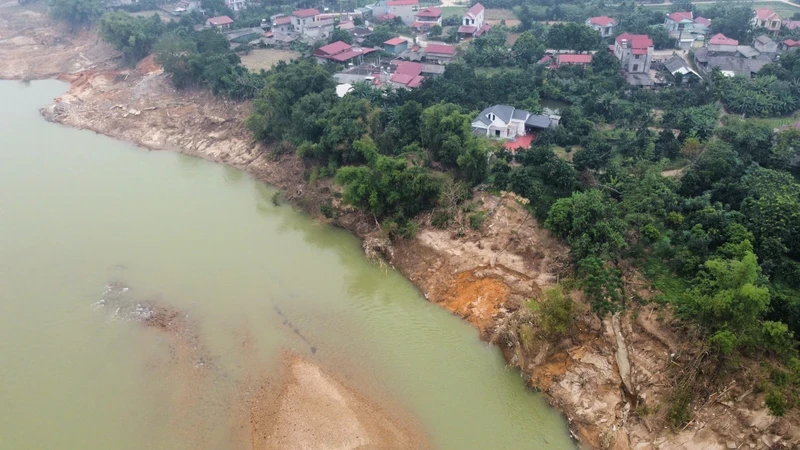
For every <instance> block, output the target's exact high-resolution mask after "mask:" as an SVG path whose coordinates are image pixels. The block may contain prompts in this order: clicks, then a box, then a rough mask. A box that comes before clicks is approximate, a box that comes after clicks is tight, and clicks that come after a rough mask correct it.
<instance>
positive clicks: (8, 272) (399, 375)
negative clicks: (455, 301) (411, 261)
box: [0, 81, 575, 450]
mask: <svg viewBox="0 0 800 450" xmlns="http://www.w3.org/2000/svg"><path fill="white" fill-rule="evenodd" d="M65 90H66V86H65V85H64V84H63V83H60V82H56V81H37V82H32V83H30V84H29V85H26V84H23V83H20V82H12V81H0V449H4V450H5V449H9V450H12V449H13V450H16V449H48V450H49V449H54V450H56V449H57V450H68V449H81V450H84V449H104V450H105V449H180V448H189V447H192V448H196V447H197V446H198V444H197V443H195V444H192V445H191V446H189V445H187V444H186V442H185V441H184V440H183V438H182V437H181V436H184V435H185V434H182V433H181V432H180V431H181V430H180V428H181V423H182V422H184V421H185V422H187V423H195V424H202V425H201V426H202V427H203V433H204V436H207V437H208V438H204V440H203V443H202V445H200V447H205V448H208V449H225V448H230V447H231V445H230V443H229V442H227V443H226V441H225V439H224V436H225V435H226V434H225V430H224V428H225V426H226V425H225V424H226V420H225V418H224V415H225V413H226V411H225V410H224V408H222V407H219V406H218V405H219V404H221V403H222V402H220V401H219V400H220V398H218V397H221V396H223V395H225V390H226V388H227V386H229V385H230V380H235V379H237V377H238V376H240V375H241V372H243V370H244V369H243V367H245V366H246V365H247V364H246V362H245V361H243V359H242V356H241V355H242V352H241V351H238V347H239V346H240V344H241V339H242V336H249V340H250V342H253V343H254V347H255V349H256V351H257V352H258V354H259V355H260V357H264V358H265V359H267V360H269V358H270V357H272V356H274V355H277V354H279V353H281V352H282V351H284V350H293V351H295V352H297V353H299V354H302V355H304V356H306V357H307V358H308V359H309V360H311V361H314V362H315V363H317V364H319V365H320V366H323V367H328V368H331V369H335V371H336V373H341V374H345V376H346V377H349V378H351V379H352V380H359V383H360V384H362V385H363V386H365V389H367V390H372V391H374V392H380V393H381V394H382V395H385V396H386V397H387V398H390V399H392V400H393V401H394V402H396V403H397V404H399V405H400V406H401V407H402V408H403V409H404V410H405V411H406V412H407V413H408V414H410V415H411V416H413V417H415V418H416V419H417V420H418V421H419V422H420V423H421V424H422V426H423V427H424V428H425V430H426V431H427V432H428V433H429V434H430V436H431V439H432V441H433V443H434V445H435V446H436V447H437V448H442V449H538V448H553V449H567V448H575V447H574V445H573V444H572V442H571V441H570V440H569V438H568V437H567V429H566V426H565V423H564V421H563V420H562V418H561V417H560V415H559V414H558V413H557V412H556V411H555V410H553V409H552V408H550V407H549V406H548V405H547V404H546V402H545V401H544V400H543V399H542V397H541V396H539V395H537V394H535V393H533V392H531V391H529V390H527V389H526V388H525V386H524V383H523V381H522V379H521V378H520V376H519V374H518V373H517V372H516V371H515V370H512V369H509V368H507V367H506V366H505V364H504V361H503V359H502V357H501V355H500V352H499V351H498V350H497V349H496V348H493V347H491V346H489V345H487V344H485V343H483V342H481V341H480V340H479V339H478V335H477V332H476V331H475V330H474V329H473V328H471V327H470V326H468V325H467V324H466V323H464V322H462V321H461V320H460V319H458V318H456V317H454V316H452V315H450V314H449V313H448V312H446V311H444V310H442V309H440V308H438V307H437V306H436V305H433V304H430V303H428V302H427V301H425V300H424V299H423V298H422V297H421V296H420V295H419V293H418V292H417V291H416V290H415V289H414V287H413V286H412V285H411V284H410V283H409V282H408V281H407V280H405V279H404V278H403V277H402V276H401V275H399V274H398V273H396V272H394V271H391V270H386V269H381V268H378V267H376V266H374V265H372V264H370V263H369V262H368V261H367V260H366V259H365V258H364V256H363V254H362V251H361V249H360V246H359V242H358V241H357V240H356V239H355V238H353V237H352V236H350V235H349V234H348V233H346V232H344V231H342V230H337V229H333V228H331V227H327V226H322V225H320V224H317V223H315V222H314V221H312V220H310V219H309V218H307V217H305V216H304V215H302V214H300V213H298V212H296V211H294V210H293V209H292V208H291V207H288V206H274V205H273V204H272V201H271V199H272V196H273V194H274V192H275V191H274V189H273V188H272V187H270V186H267V185H264V184H262V183H259V182H256V181H253V180H252V179H251V178H249V177H248V176H247V174H245V173H243V172H241V171H238V170H235V169H231V168H226V167H223V166H221V165H216V164H212V163H208V162H205V161H202V160H200V159H197V158H191V157H186V156H182V155H178V154H175V153H168V152H147V151H144V150H141V149H138V148H136V147H134V146H132V145H129V144H126V143H123V142H118V141H115V140H112V139H110V138H107V137H104V136H100V135H97V134H94V133H92V132H88V131H81V130H75V129H70V128H67V127H63V126H60V125H55V124H51V123H48V122H46V121H45V120H44V119H42V118H41V116H40V115H39V111H38V108H40V107H42V106H45V105H47V104H49V103H51V101H52V99H53V97H55V96H58V95H60V94H61V93H62V92H64V91H65ZM112 280H120V281H124V282H125V283H126V284H127V285H128V286H130V287H131V290H132V291H133V292H135V293H136V295H137V298H149V299H157V300H158V301H159V302H162V303H163V304H168V305H170V306H171V307H173V308H175V309H176V310H179V311H181V312H182V314H186V315H187V316H188V317H191V319H192V321H193V323H196V324H197V326H198V327H199V330H200V331H199V335H200V336H201V337H202V340H203V342H204V345H205V346H206V347H207V348H208V353H209V354H210V355H211V357H213V358H214V361H215V364H216V365H217V367H218V368H219V369H220V373H224V376H220V377H219V379H214V380H212V381H211V382H210V383H207V384H204V385H203V386H201V387H198V388H197V389H196V393H197V397H198V398H201V400H198V401H190V402H189V403H188V404H190V405H191V407H188V408H186V409H187V410H186V411H178V410H177V409H176V407H175V405H176V402H175V399H174V398H171V395H172V394H171V393H172V392H174V391H175V390H176V389H177V390H180V388H181V387H183V388H185V386H177V385H175V381H174V377H173V378H171V377H169V376H166V372H165V370H168V368H167V369H165V367H168V366H169V364H164V361H168V357H167V356H166V355H169V353H170V351H171V349H170V345H169V342H168V341H167V340H165V339H164V337H163V335H160V334H158V333H156V332H153V330H147V329H145V328H143V327H142V326H140V325H139V324H137V323H136V322H134V321H130V320H113V315H111V314H109V312H108V311H106V310H103V309H98V308H97V307H95V306H93V305H94V304H95V303H96V302H97V301H98V300H99V299H100V298H101V296H102V293H103V290H104V288H105V286H106V285H107V284H108V283H109V282H110V281H112ZM276 307H277V308H279V309H280V311H282V312H283V314H284V316H285V317H286V318H288V319H289V320H290V321H291V322H292V324H293V326H295V327H297V328H298V329H299V330H301V332H302V335H303V337H304V338H305V339H306V340H307V341H308V342H309V343H311V344H312V345H313V346H314V347H315V348H316V353H314V354H312V353H311V351H310V346H309V344H308V343H306V342H305V341H303V340H301V339H300V338H299V337H298V336H297V335H296V334H295V333H293V332H292V330H291V328H289V327H287V326H285V325H284V324H283V320H284V318H282V317H281V316H279V315H278V314H277V313H276V310H275V308H276ZM273 359H277V358H273ZM367 386H368V387H367ZM184 391H186V389H184ZM176 417H179V418H180V419H181V420H178V421H176V420H175V418H176ZM176 424H177V425H176ZM217 424H218V425H217ZM216 428H219V430H217V429H216ZM184 431H185V430H184Z"/></svg>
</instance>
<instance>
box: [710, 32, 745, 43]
mask: <svg viewBox="0 0 800 450" xmlns="http://www.w3.org/2000/svg"><path fill="white" fill-rule="evenodd" d="M708 43H709V44H711V45H739V41H737V40H736V39H731V38H729V37H728V36H725V35H724V34H722V33H717V34H715V35H714V36H711V40H709V41H708Z"/></svg>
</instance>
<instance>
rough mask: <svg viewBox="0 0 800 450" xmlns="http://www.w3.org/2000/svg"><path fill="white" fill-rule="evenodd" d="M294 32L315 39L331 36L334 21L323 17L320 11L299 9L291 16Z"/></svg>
mask: <svg viewBox="0 0 800 450" xmlns="http://www.w3.org/2000/svg"><path fill="white" fill-rule="evenodd" d="M289 17H291V20H292V28H293V31H294V32H296V33H299V34H302V35H304V36H308V37H310V38H313V39H321V38H325V37H327V36H329V35H330V34H331V33H333V30H334V19H333V18H329V17H322V16H321V15H320V12H319V10H318V9H315V8H309V9H299V10H297V11H294V12H293V13H292V14H290V16H289Z"/></svg>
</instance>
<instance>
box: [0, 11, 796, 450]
mask: <svg viewBox="0 0 800 450" xmlns="http://www.w3.org/2000/svg"><path fill="white" fill-rule="evenodd" d="M6 11H7V10H6ZM3 14H4V13H3V9H0V17H2V18H3V19H4V20H5V21H6V22H7V21H8V20H9V17H8V16H3ZM0 23H3V22H0ZM6 30H8V28H6ZM12 32H13V31H12ZM21 33H22V34H21V35H23V36H27V35H29V34H30V33H31V31H30V30H27V29H26V30H23V31H22V32H21ZM9 45H10V44H8V39H7V40H6V41H5V42H4V43H2V44H0V57H1V56H2V55H9V54H14V51H13V48H12V47H9ZM26 51H28V52H38V51H43V52H45V54H46V52H47V51H49V50H48V49H46V48H44V49H40V50H33V49H30V48H27V49H26ZM73 51H74V50H73ZM74 57H75V55H72V57H66V59H64V61H71V60H72V59H71V58H74ZM18 72H19V71H18V70H17V69H15V68H10V67H9V64H8V63H7V62H5V61H3V60H2V59H0V77H5V78H14V77H18V75H17V74H18ZM42 74H43V75H42V76H48V75H49V73H47V71H44V72H42ZM60 77H61V79H64V80H66V81H69V82H70V83H71V84H72V88H71V89H70V91H69V92H68V93H67V94H65V95H64V96H62V97H60V98H58V99H56V103H55V104H54V105H52V106H50V107H48V108H44V109H43V110H42V114H43V115H44V116H45V118H47V119H48V120H51V121H53V122H58V123H62V124H65V125H69V126H74V127H77V128H83V129H89V130H93V131H96V132H98V133H102V134H105V135H108V136H111V137H114V138H118V139H124V140H127V141H130V142H132V143H134V144H137V145H140V146H142V147H145V148H148V149H152V150H172V151H179V152H182V153H185V154H189V155H194V156H198V157H201V158H204V159H208V160H211V161H216V162H221V163H224V164H229V165H231V166H234V167H238V168H241V169H243V170H246V171H248V172H249V173H250V174H251V175H252V176H254V177H255V178H257V179H260V180H263V181H265V182H267V183H270V184H273V185H275V186H277V187H279V188H280V189H281V190H282V191H283V192H284V195H285V196H286V197H287V198H288V199H290V200H291V201H292V202H293V203H295V204H297V205H298V206H299V207H301V208H303V209H305V210H306V211H308V212H309V213H310V214H312V215H315V216H318V217H319V216H320V214H319V206H320V205H321V204H322V203H323V202H324V201H327V199H329V198H330V197H331V192H332V191H333V190H335V189H336V188H335V187H334V186H332V185H331V184H330V182H325V181H323V182H319V181H318V182H316V183H314V184H308V183H307V182H306V181H305V178H304V171H305V168H304V166H303V163H302V161H300V160H299V159H298V158H297V157H296V156H295V155H282V156H277V157H273V156H271V155H272V154H271V152H270V149H268V148H264V147H263V146H262V145H261V144H259V143H255V142H254V141H253V139H252V137H251V135H250V134H249V133H248V132H247V131H246V130H245V129H244V127H243V125H242V124H243V121H244V119H245V118H246V116H247V114H248V112H249V107H250V106H249V104H248V103H237V102H230V101H226V100H224V99H221V98H218V97H213V96H211V95H210V94H209V93H207V92H202V91H191V90H190V91H176V90H175V89H174V88H172V86H171V84H170V82H169V79H168V77H167V76H165V75H164V74H162V73H161V71H160V69H159V68H158V67H157V66H156V65H155V64H153V62H152V59H145V60H144V61H142V62H141V63H140V64H139V65H138V66H137V67H136V68H134V69H127V70H119V69H106V70H99V69H90V70H79V71H77V72H75V71H69V70H67V71H65V72H63V73H62V74H61V76H60ZM473 203H474V205H475V207H476V208H477V209H480V210H484V211H486V212H487V219H486V221H485V222H484V224H483V226H482V229H481V230H480V231H474V230H469V229H468V227H467V229H465V228H461V229H460V230H458V232H457V231H456V230H455V229H451V230H439V229H436V228H434V227H432V226H431V225H430V218H424V217H423V218H421V219H420V228H419V232H418V234H417V236H416V237H415V238H414V239H411V240H401V241H397V242H393V243H388V242H386V241H385V240H384V239H382V238H381V237H380V233H379V230H378V229H377V226H376V223H375V221H374V220H373V219H372V218H371V217H364V216H362V215H360V214H358V213H357V212H353V211H352V210H348V209H347V208H344V207H343V208H340V211H341V213H342V214H341V216H340V217H338V219H337V220H336V225H338V226H342V227H345V228H347V229H348V230H350V231H352V232H353V233H355V234H356V235H358V236H359V237H361V238H362V239H364V244H365V249H367V250H368V251H377V252H380V253H382V254H383V255H384V256H385V257H386V259H387V261H388V262H389V263H390V264H392V265H393V266H394V267H396V268H397V269H398V270H400V271H401V272H402V273H403V274H404V275H405V276H406V277H408V278H409V279H410V280H411V281H412V282H413V283H414V284H415V285H416V286H418V287H419V289H420V291H421V292H422V294H423V295H424V296H425V298H426V299H428V300H429V301H432V302H435V303H438V304H440V305H441V306H442V307H444V308H446V309H448V310H450V311H452V312H453V313H454V314H457V315H459V316H460V317H462V318H464V319H465V320H467V321H468V322H470V323H471V324H473V325H474V326H475V327H476V328H477V329H478V330H479V332H480V334H481V337H482V338H483V339H485V340H487V341H489V342H493V343H495V344H497V345H499V346H500V348H501V350H502V352H503V354H504V355H505V357H506V359H507V361H508V362H509V364H511V365H513V366H515V367H518V368H519V369H520V370H521V371H522V372H523V374H525V376H526V377H527V378H528V379H529V380H530V384H531V385H532V386H533V387H536V388H539V389H541V390H542V392H543V393H544V394H545V395H546V396H547V398H548V399H549V400H550V402H551V404H553V405H554V406H556V407H558V408H559V409H560V410H561V411H563V413H564V414H565V415H566V417H567V419H568V421H569V423H570V429H571V430H573V433H574V434H575V436H576V437H577V438H578V439H579V440H580V441H581V442H582V444H583V445H584V446H587V447H591V448H616V449H629V448H633V449H651V448H652V449H655V448H660V449H701V448H702V449H715V448H716V449H726V448H778V447H784V448H794V447H795V446H797V445H800V427H798V426H796V424H798V423H800V421H799V420H798V418H797V416H796V415H791V416H790V417H785V418H781V419H776V418H774V417H772V416H769V415H768V413H767V410H766V408H765V407H764V402H763V396H762V395H759V394H756V393H754V392H755V391H754V386H753V383H754V381H753V380H754V378H752V377H750V378H748V377H747V376H742V377H740V378H738V379H737V380H735V381H731V382H730V384H729V385H727V386H719V388H718V389H717V390H716V393H715V394H714V395H712V396H710V397H708V398H707V399H704V400H702V402H703V404H698V405H696V406H695V410H694V411H693V413H694V416H695V419H694V420H693V421H692V422H691V423H690V424H689V425H687V426H686V427H685V428H684V429H683V430H678V431H677V432H673V431H671V430H670V429H669V428H668V427H667V426H666V420H665V416H666V412H667V409H668V407H669V404H670V400H669V398H668V395H669V392H670V388H671V383H672V381H671V380H672V379H673V378H674V377H673V376H671V375H672V374H675V373H676V371H681V370H684V369H685V368H687V367H688V365H689V364H691V359H690V358H688V357H682V355H691V354H692V351H693V348H695V347H696V343H695V342H693V341H692V340H691V339H689V338H687V337H685V336H682V335H679V334H677V333H675V332H674V330H673V328H672V327H671V326H670V325H669V324H670V323H671V321H670V320H669V316H668V314H666V313H665V312H662V311H659V310H658V309H657V308H654V307H651V306H636V304H632V305H631V308H630V309H629V310H628V311H627V312H626V313H624V314H621V315H619V316H617V317H616V318H614V319H613V320H612V319H611V318H607V319H605V320H603V321H601V320H599V319H598V318H597V317H596V316H594V315H592V314H591V313H590V312H589V311H588V307H587V306H586V305H584V304H583V303H582V302H581V296H580V293H579V292H575V293H573V294H574V296H575V297H576V298H577V300H578V304H579V307H580V308H581V311H580V313H579V318H578V324H577V326H576V329H575V331H574V332H573V333H572V334H571V336H569V337H568V338H567V339H565V340H563V341H562V342H558V343H548V342H546V341H545V340H543V339H540V338H538V337H537V333H536V330H535V329H531V328H530V327H527V328H526V326H525V321H526V320H527V319H526V310H527V307H526V302H527V300H528V299H530V298H537V297H538V296H539V295H540V294H541V291H542V289H544V288H547V287H548V286H551V285H554V284H555V283H556V282H557V281H558V279H559V278H560V277H562V276H564V275H565V274H566V273H568V271H569V260H568V253H569V251H568V248H566V247H565V246H564V245H563V244H562V243H560V242H559V241H558V240H557V239H555V238H554V237H552V236H551V235H550V234H549V233H548V232H547V230H544V229H543V228H541V226H540V225H539V224H538V223H537V222H536V220H535V219H533V218H532V217H531V216H530V215H529V214H528V213H527V211H526V209H525V208H524V206H523V205H522V204H521V203H520V202H519V199H518V198H516V196H514V195H513V194H510V193H509V194H504V195H503V196H501V197H497V196H492V195H489V194H486V193H477V194H476V195H475V197H474V199H473ZM320 219H321V220H324V219H322V218H320ZM630 277H633V278H635V277H636V274H635V272H633V271H632V272H631V275H630ZM639 284H641V283H639ZM632 285H637V283H632ZM637 294H638V295H640V296H644V297H647V295H648V292H647V291H646V289H645V288H642V289H641V292H637ZM526 330H527V331H528V332H530V334H531V335H530V336H526V335H524V334H526ZM793 425H795V426H793Z"/></svg>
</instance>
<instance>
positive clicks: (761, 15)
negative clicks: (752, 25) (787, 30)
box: [756, 8, 778, 20]
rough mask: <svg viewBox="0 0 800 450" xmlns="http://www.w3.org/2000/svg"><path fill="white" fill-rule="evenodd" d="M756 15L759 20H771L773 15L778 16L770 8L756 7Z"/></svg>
mask: <svg viewBox="0 0 800 450" xmlns="http://www.w3.org/2000/svg"><path fill="white" fill-rule="evenodd" d="M756 17H757V18H758V20H769V19H771V18H773V17H778V15H777V14H775V11H773V10H771V9H769V8H756Z"/></svg>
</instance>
